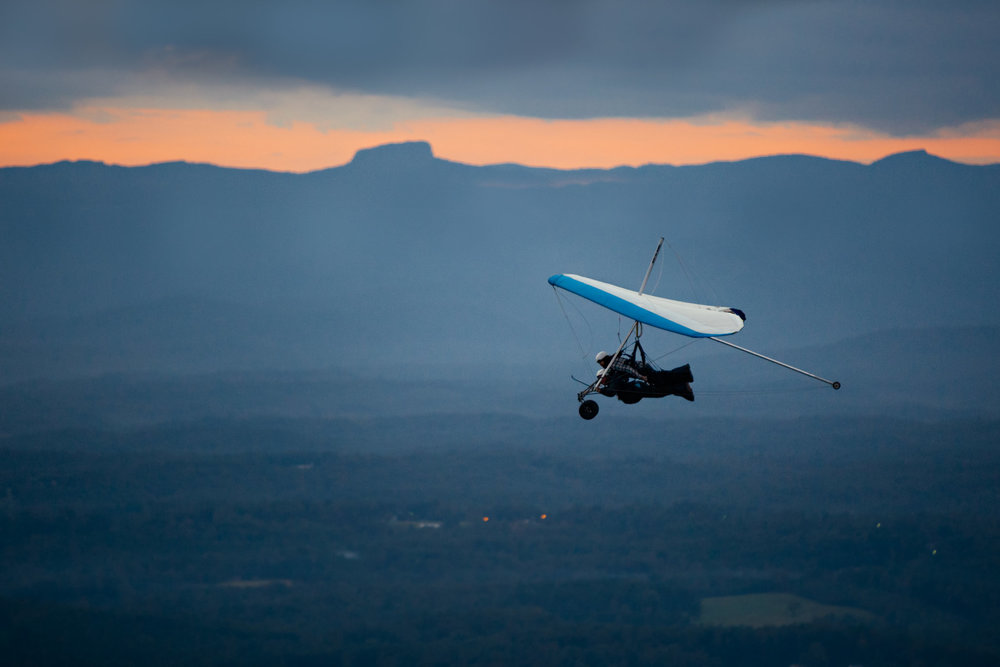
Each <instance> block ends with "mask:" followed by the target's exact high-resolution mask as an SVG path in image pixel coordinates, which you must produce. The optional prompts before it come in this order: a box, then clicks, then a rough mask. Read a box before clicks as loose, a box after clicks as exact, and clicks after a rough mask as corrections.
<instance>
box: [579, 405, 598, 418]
mask: <svg viewBox="0 0 1000 667" xmlns="http://www.w3.org/2000/svg"><path fill="white" fill-rule="evenodd" d="M599 409H600V408H598V407H597V401H584V402H583V403H581V404H580V416H581V417H583V418H584V419H593V418H594V417H596V416H597V411H598V410H599Z"/></svg>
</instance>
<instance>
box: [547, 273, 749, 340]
mask: <svg viewBox="0 0 1000 667" xmlns="http://www.w3.org/2000/svg"><path fill="white" fill-rule="evenodd" d="M549 284H550V285H553V286H555V287H559V288H561V289H564V290H566V291H567V292H572V293H573V294H576V295H578V296H582V297H583V298H584V299H589V300H590V301H593V302H594V303H596V304H599V305H601V306H604V307H605V308H608V309H609V310H613V311H614V312H616V313H618V314H619V315H624V316H625V317H628V318H629V319H633V320H635V321H637V322H642V323H643V324H647V325H649V326H651V327H656V328H657V329H663V330H665V331H672V332H673V333H677V334H681V335H683V336H691V337H692V338H708V337H710V336H727V335H729V334H734V333H736V332H737V331H739V330H740V329H742V328H743V322H744V320H745V319H746V317H745V316H744V315H743V312H742V311H740V310H737V309H736V308H724V307H721V306H703V305H700V304H697V303H686V302H684V301H674V300H672V299H664V298H662V297H658V296H652V295H649V294H640V293H639V292H635V291H633V290H627V289H625V288H622V287H618V286H617V285H611V284H608V283H602V282H601V281H599V280H593V279H591V278H584V277H583V276H577V275H574V274H572V273H567V274H558V275H555V276H552V277H551V278H549Z"/></svg>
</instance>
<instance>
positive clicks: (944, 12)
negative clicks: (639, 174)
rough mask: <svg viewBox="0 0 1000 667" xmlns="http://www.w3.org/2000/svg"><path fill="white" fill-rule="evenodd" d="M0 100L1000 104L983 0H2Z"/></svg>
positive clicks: (877, 112)
mask: <svg viewBox="0 0 1000 667" xmlns="http://www.w3.org/2000/svg"><path fill="white" fill-rule="evenodd" d="M0 26H2V27H0V63H3V65H2V66H0V109H4V110H11V111H22V110H32V109H34V110H38V109H59V108H61V109H65V108H69V107H71V106H72V105H74V104H78V103H80V102H81V101H84V100H88V99H93V98H99V97H100V98H106V97H112V96H142V95H152V94H156V91H157V90H162V89H165V87H167V86H168V85H169V86H173V89H174V90H177V89H178V88H179V87H182V86H184V85H195V86H202V87H206V86H230V87H232V88H244V89H246V88H258V89H266V90H288V89H293V88H295V87H305V88H310V87H312V88H324V89H327V90H330V91H334V92H337V93H342V94H344V93H351V94H360V95H363V96H369V98H370V99H393V98H394V99H400V98H410V99H413V100H418V102H415V104H416V105H417V106H436V107H438V108H449V109H453V110H454V109H464V110H466V111H469V112H477V113H490V114H509V115H518V116H532V117H539V118H563V119H580V118H599V117H645V118H678V117H690V116H697V115H703V114H711V113H720V112H739V113H741V114H743V115H750V116H752V117H754V118H756V119H758V120H763V121H785V120H794V121H815V122H825V123H836V122H843V123H853V124H856V125H860V126H865V127H871V128H877V129H879V130H881V131H884V132H888V133H891V134H896V135H903V134H907V133H916V132H928V131H931V130H934V129H937V128H942V127H953V126H959V125H962V124H965V123H970V122H976V121H979V120H983V119H990V118H1000V87H998V86H996V85H995V82H996V81H997V80H1000V53H998V51H1000V42H998V40H997V39H996V35H997V34H1000V7H998V6H997V5H996V3H995V2H977V1H963V0H959V1H956V2H949V3H939V2H924V1H921V0H914V1H910V2H902V1H895V0H890V1H882V2H876V1H870V0H869V1H860V0H846V1H836V2H833V1H828V2H827V1H824V2H810V1H785V2H781V1H772V2H763V1H758V2H737V1H735V0H728V1H726V0H715V1H705V2H645V1H642V2H630V3H619V2H614V1H612V0H576V1H570V0H566V1H553V2H528V1H522V0H510V1H507V2H495V1H487V0H479V1H476V0H466V1H463V2H446V1H444V0H429V1H427V2H420V3H395V2H392V3H389V2H370V1H368V0H354V1H350V0H348V1H344V2H337V3H320V2H306V1H304V0H298V1H295V0H292V1H289V2H283V3H273V2H262V1H253V0H243V1H235V0H227V1H221V2H212V3H200V2H199V3H194V2H180V1H178V0H151V1H149V2H142V3H135V2H127V1H125V0H98V1H96V2H88V3H80V2H76V1H73V0H54V1H52V0H14V1H13V2H8V3H4V8H3V9H0Z"/></svg>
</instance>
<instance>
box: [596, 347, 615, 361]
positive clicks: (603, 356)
mask: <svg viewBox="0 0 1000 667" xmlns="http://www.w3.org/2000/svg"><path fill="white" fill-rule="evenodd" d="M610 356H611V355H610V354H608V353H607V352H605V351H604V350H601V351H600V352H598V353H597V356H596V357H594V361H596V362H597V363H601V361H603V360H604V359H607V358H608V357H610Z"/></svg>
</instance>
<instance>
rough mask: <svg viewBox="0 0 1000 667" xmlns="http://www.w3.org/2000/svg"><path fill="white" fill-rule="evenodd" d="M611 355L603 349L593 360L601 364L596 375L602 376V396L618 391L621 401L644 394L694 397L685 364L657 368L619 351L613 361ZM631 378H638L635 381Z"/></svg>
mask: <svg viewBox="0 0 1000 667" xmlns="http://www.w3.org/2000/svg"><path fill="white" fill-rule="evenodd" d="M612 359H613V357H612V355H610V354H608V353H607V352H605V351H604V350H601V351H600V352H598V353H597V357H595V360H596V361H597V363H598V364H599V365H600V366H601V370H599V371H597V374H598V376H601V377H605V378H606V379H605V380H604V382H603V383H602V385H603V387H602V388H601V390H600V391H601V393H602V394H604V395H605V396H614V395H615V394H618V398H619V400H621V401H622V402H624V403H635V402H638V401H639V400H640V399H641V398H642V397H643V396H648V397H650V398H660V397H662V396H669V395H673V396H682V397H683V398H686V399H687V400H689V401H693V400H694V390H692V389H691V384H690V383H691V382H694V376H693V375H691V366H690V365H689V364H684V365H683V366H679V367H678V368H675V369H673V370H669V371H658V370H656V369H654V368H652V367H650V366H649V365H648V364H642V365H639V364H636V363H635V362H634V361H633V360H632V359H630V358H628V357H627V356H624V355H622V354H619V355H618V358H617V359H614V363H612ZM632 380H638V381H639V383H641V384H636V383H634V382H632Z"/></svg>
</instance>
